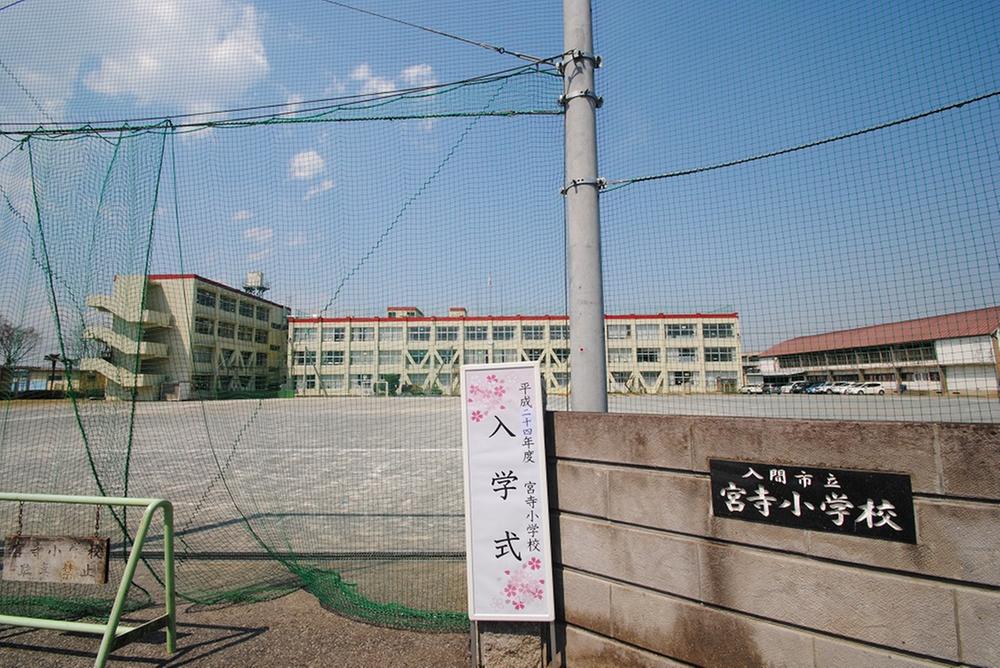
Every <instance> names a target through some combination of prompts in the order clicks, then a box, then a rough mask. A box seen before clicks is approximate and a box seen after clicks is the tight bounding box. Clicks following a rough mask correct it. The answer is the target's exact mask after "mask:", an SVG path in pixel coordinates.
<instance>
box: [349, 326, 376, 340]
mask: <svg viewBox="0 0 1000 668" xmlns="http://www.w3.org/2000/svg"><path fill="white" fill-rule="evenodd" d="M374 339H375V328H374V327H351V341H372V340H374Z"/></svg>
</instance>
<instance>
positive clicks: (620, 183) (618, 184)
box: [604, 90, 1000, 192]
mask: <svg viewBox="0 0 1000 668" xmlns="http://www.w3.org/2000/svg"><path fill="white" fill-rule="evenodd" d="M997 96H1000V90H995V91H992V92H989V93H984V94H982V95H977V96H976V97H970V98H968V99H966V100H962V101H961V102H953V103H952V104H948V105H945V106H943V107H937V108H936V109H931V110H929V111H924V112H921V113H919V114H914V115H912V116H906V117H905V118H897V119H896V120H892V121H887V122H885V123H880V124H878V125H873V126H871V127H867V128H863V129H861V130H853V131H851V132H845V133H843V134H839V135H835V136H833V137H827V138H826V139H818V140H816V141H811V142H809V143H807V144H799V145H798V146H791V147H788V148H782V149H778V150H776V151H769V152H768V153H761V154H759V155H752V156H748V157H745V158H739V159H737V160H730V161H728V162H720V163H717V164H714V165H706V166H703V167H692V168H690V169H682V170H678V171H674V172H665V173H663V174H653V175H650V176H636V177H633V178H629V179H609V180H607V181H606V182H605V188H604V190H605V192H610V191H612V190H618V189H619V188H624V187H625V186H630V185H632V184H633V183H643V182H645V181H657V180H659V179H671V178H675V177H678V176H690V175H692V174H701V173H703V172H711V171H714V170H716V169H724V168H726V167H736V166H737V165H745V164H747V163H749V162H756V161H758V160H766V159H768V158H775V157H777V156H779V155H787V154H789V153H795V152H797V151H804V150H806V149H809V148H815V147H817V146H823V145H824V144H832V143H833V142H838V141H842V140H844V139H851V138H853V137H860V136H861V135H865V134H869V133H871V132H878V131H879V130H885V129H887V128H892V127H896V126H897V125H904V124H906V123H912V122H913V121H919V120H921V119H923V118H927V117H929V116H934V115H936V114H940V113H943V112H946V111H952V110H954V109H959V108H961V107H964V106H965V105H967V104H973V103H975V102H982V101H983V100H988V99H990V98H994V97H997Z"/></svg>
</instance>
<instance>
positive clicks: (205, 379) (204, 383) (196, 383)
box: [191, 376, 212, 392]
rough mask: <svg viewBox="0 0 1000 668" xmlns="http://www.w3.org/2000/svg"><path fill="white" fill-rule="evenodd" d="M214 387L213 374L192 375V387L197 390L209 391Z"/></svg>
mask: <svg viewBox="0 0 1000 668" xmlns="http://www.w3.org/2000/svg"><path fill="white" fill-rule="evenodd" d="M211 388H212V377H211V376H191V389H193V390H195V391H197V392H207V391H208V390H210V389H211Z"/></svg>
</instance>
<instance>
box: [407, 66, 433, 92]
mask: <svg viewBox="0 0 1000 668" xmlns="http://www.w3.org/2000/svg"><path fill="white" fill-rule="evenodd" d="M399 80H400V81H402V82H403V88H421V87H423V86H434V85H436V84H437V77H435V76H434V68H432V67H431V66H430V65H427V64H426V63H422V64H420V65H410V66H409V67H407V68H405V69H404V70H403V71H402V72H401V73H400V75H399Z"/></svg>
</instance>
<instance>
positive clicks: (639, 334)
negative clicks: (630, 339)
mask: <svg viewBox="0 0 1000 668" xmlns="http://www.w3.org/2000/svg"><path fill="white" fill-rule="evenodd" d="M635 338H637V339H643V340H645V341H655V340H656V339H658V338H660V326H659V325H658V324H653V325H636V326H635Z"/></svg>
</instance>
